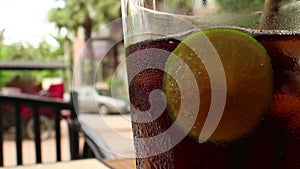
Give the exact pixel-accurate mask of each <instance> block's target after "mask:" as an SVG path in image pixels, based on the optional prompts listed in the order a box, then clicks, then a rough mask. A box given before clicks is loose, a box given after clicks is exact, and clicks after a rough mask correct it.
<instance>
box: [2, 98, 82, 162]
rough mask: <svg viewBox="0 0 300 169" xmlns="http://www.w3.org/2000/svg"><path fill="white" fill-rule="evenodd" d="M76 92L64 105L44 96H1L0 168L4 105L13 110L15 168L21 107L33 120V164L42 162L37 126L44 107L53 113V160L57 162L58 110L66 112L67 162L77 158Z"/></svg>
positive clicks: (19, 155) (19, 148)
mask: <svg viewBox="0 0 300 169" xmlns="http://www.w3.org/2000/svg"><path fill="white" fill-rule="evenodd" d="M76 96H77V95H76V93H72V94H71V99H70V102H66V101H63V100H59V99H52V98H47V97H41V96H36V95H25V94H22V95H3V94H0V166H4V164H3V153H4V152H3V142H4V140H3V138H4V137H3V135H4V126H3V124H4V123H3V116H4V111H3V108H2V107H3V106H5V105H6V104H11V105H12V106H13V107H14V109H13V110H14V112H15V118H14V120H15V126H14V127H15V142H16V151H17V165H22V164H23V160H22V155H23V152H22V140H23V139H24V138H23V133H22V127H23V126H22V114H21V113H20V112H21V107H22V106H23V105H27V106H29V107H30V108H31V110H32V112H33V119H34V142H35V157H36V163H42V153H41V141H42V140H41V126H40V120H39V119H40V113H39V110H40V108H42V107H44V106H47V107H51V108H52V110H53V112H54V121H55V125H54V126H55V142H56V147H55V149H56V161H61V156H62V152H61V125H60V121H61V119H62V117H63V114H62V110H68V111H69V112H70V116H68V118H67V119H66V120H67V121H68V124H69V125H68V126H69V143H70V156H71V160H73V159H78V158H80V154H79V132H80V129H79V127H78V126H79V125H78V123H79V122H78V119H77V115H76V112H75V110H76V105H77V103H76V100H77V99H76V98H77V97H76Z"/></svg>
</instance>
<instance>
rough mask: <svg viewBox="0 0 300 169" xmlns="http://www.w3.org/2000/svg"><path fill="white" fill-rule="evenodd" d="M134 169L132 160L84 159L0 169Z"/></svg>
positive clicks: (2, 168) (0, 168)
mask: <svg viewBox="0 0 300 169" xmlns="http://www.w3.org/2000/svg"><path fill="white" fill-rule="evenodd" d="M84 168H88V169H135V168H136V167H135V160H134V159H127V158H126V159H114V160H103V162H101V161H98V160H97V159H84V160H73V161H64V162H57V163H45V164H35V165H21V166H15V167H0V169H84Z"/></svg>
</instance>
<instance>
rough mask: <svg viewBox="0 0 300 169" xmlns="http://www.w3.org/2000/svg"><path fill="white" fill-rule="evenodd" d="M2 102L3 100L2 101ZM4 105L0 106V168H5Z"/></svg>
mask: <svg viewBox="0 0 300 169" xmlns="http://www.w3.org/2000/svg"><path fill="white" fill-rule="evenodd" d="M1 102H2V100H1ZM2 107H3V105H2V104H0V124H1V125H0V166H3V112H4V111H3V108H2Z"/></svg>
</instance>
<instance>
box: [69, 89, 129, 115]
mask: <svg viewBox="0 0 300 169" xmlns="http://www.w3.org/2000/svg"><path fill="white" fill-rule="evenodd" d="M75 91H76V92H77V93H78V104H79V105H78V108H79V113H96V112H98V113H100V114H109V113H121V114H126V113H129V111H130V103H129V101H128V100H123V99H116V98H113V97H111V96H109V95H108V94H106V93H108V92H105V91H103V90H102V91H101V90H96V88H94V87H92V86H83V87H80V88H78V89H76V90H75ZM64 98H65V100H67V101H68V100H69V99H70V95H69V94H67V95H65V97H64Z"/></svg>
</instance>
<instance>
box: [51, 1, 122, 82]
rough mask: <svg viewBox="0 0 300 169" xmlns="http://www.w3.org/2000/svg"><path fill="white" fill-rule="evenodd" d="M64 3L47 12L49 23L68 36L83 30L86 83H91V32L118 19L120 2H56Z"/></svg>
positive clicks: (93, 69) (92, 67) (92, 72)
mask: <svg viewBox="0 0 300 169" xmlns="http://www.w3.org/2000/svg"><path fill="white" fill-rule="evenodd" d="M58 1H62V2H64V6H63V7H57V8H53V9H51V10H50V11H49V13H48V16H49V21H50V22H54V23H55V24H56V26H57V27H58V28H59V29H62V28H65V29H67V30H68V36H71V37H72V36H73V37H75V36H76V33H77V31H78V29H79V28H80V27H81V28H83V30H84V37H85V42H86V43H87V44H86V46H87V49H88V50H87V52H88V53H87V56H88V58H89V68H90V69H89V77H88V83H90V84H91V83H93V75H94V74H95V73H94V72H95V68H94V58H93V53H92V52H93V51H92V50H91V44H90V41H89V39H90V38H91V36H92V32H93V31H97V30H98V29H99V26H101V25H102V24H105V23H107V22H109V21H112V20H114V19H116V18H119V17H120V15H121V13H120V11H121V10H120V0H102V1H99V0H58Z"/></svg>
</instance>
